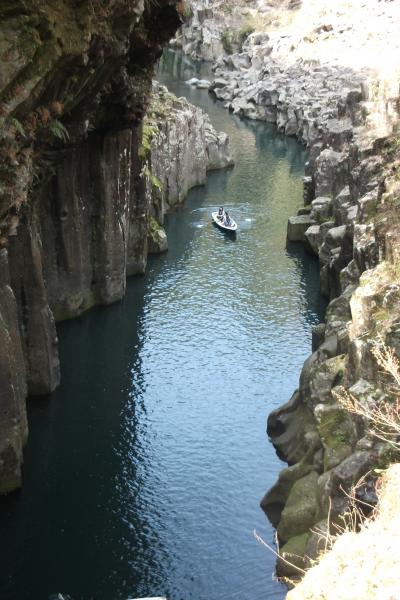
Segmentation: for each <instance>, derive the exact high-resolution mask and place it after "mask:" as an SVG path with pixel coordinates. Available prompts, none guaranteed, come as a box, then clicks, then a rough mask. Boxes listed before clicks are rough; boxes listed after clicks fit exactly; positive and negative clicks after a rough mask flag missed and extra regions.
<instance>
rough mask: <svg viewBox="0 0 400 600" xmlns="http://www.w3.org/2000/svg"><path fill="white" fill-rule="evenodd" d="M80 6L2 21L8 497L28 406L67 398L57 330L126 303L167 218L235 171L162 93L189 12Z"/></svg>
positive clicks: (18, 9) (4, 464)
mask: <svg viewBox="0 0 400 600" xmlns="http://www.w3.org/2000/svg"><path fill="white" fill-rule="evenodd" d="M75 4H76V3H74V2H72V1H71V2H65V3H63V5H62V8H60V10H58V9H57V10H56V9H54V7H53V5H52V4H51V3H45V4H44V5H43V3H39V2H31V3H30V4H29V7H28V6H27V3H25V2H19V1H18V2H5V3H3V4H2V6H1V8H0V18H1V26H0V56H1V60H2V69H1V74H0V138H1V150H0V154H1V166H0V211H1V214H0V493H7V492H9V491H11V490H13V489H15V488H16V487H18V486H20V485H21V465H22V462H23V446H24V444H25V443H26V440H27V435H28V427H27V418H26V406H25V403H26V397H27V396H37V395H43V394H50V393H51V392H52V391H53V390H54V389H55V388H56V387H57V385H58V384H59V380H60V370H59V357H58V341H57V333H56V326H55V323H56V322H57V321H61V320H64V319H70V318H74V317H77V316H79V315H80V314H82V313H83V312H84V311H86V310H87V309H89V308H90V307H92V306H94V305H96V304H104V305H107V304H111V303H113V302H115V301H117V300H119V299H121V298H122V297H123V295H124V293H125V287H126V277H127V276H129V275H134V274H138V273H143V272H144V270H145V268H146V261H147V255H148V253H149V252H159V251H163V250H165V249H166V246H167V240H166V236H165V232H164V231H163V230H162V228H161V224H162V222H163V218H164V214H165V212H166V211H167V209H168V208H169V207H171V206H173V205H175V204H176V203H178V202H182V201H183V199H184V197H185V194H186V193H187V191H188V190H189V189H190V187H192V186H194V185H198V184H201V183H204V182H205V176H206V170H207V169H211V168H219V167H222V166H226V165H227V164H229V163H230V158H229V152H228V140H227V137H226V136H225V135H224V134H217V133H216V132H215V131H214V130H213V128H212V127H211V125H210V123H209V121H208V118H207V116H206V115H204V113H202V111H200V110H199V109H197V108H195V107H192V106H191V105H190V104H189V103H187V102H186V101H184V100H178V99H176V98H174V97H173V96H171V95H170V94H168V93H167V92H166V90H165V89H163V88H159V87H158V86H155V88H154V90H153V91H152V78H153V74H154V73H153V72H154V65H155V63H156V61H157V59H158V58H159V57H160V56H161V53H162V50H163V47H164V46H165V45H166V43H167V42H168V40H169V39H170V38H171V37H172V36H173V34H174V32H175V30H176V29H177V28H178V26H179V25H181V24H182V22H183V19H184V17H185V9H184V5H183V4H182V3H181V2H178V1H176V0H161V1H160V2H158V3H148V2H146V3H143V2H139V1H138V2H126V1H125V0H117V1H116V2H113V3H112V4H111V3H107V2H106V3H100V2H97V1H96V0H92V1H91V2H81V3H80V6H79V9H77V8H76V6H75ZM147 109H149V116H148V117H146V120H145V122H144V123H143V119H144V115H145V113H146V111H147ZM190 161H193V163H194V164H195V166H196V168H195V169H193V172H192V169H191V164H190Z"/></svg>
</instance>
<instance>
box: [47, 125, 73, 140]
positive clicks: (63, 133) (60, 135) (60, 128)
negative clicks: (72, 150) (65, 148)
mask: <svg viewBox="0 0 400 600" xmlns="http://www.w3.org/2000/svg"><path fill="white" fill-rule="evenodd" d="M49 129H50V131H51V133H52V134H53V135H54V137H56V138H57V139H59V140H61V141H62V142H64V143H65V142H68V140H69V133H68V130H67V129H66V127H65V126H64V125H63V124H62V123H61V121H59V120H58V119H53V121H51V123H50V125H49Z"/></svg>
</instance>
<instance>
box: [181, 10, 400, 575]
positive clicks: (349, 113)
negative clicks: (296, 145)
mask: <svg viewBox="0 0 400 600" xmlns="http://www.w3.org/2000/svg"><path fill="white" fill-rule="evenodd" d="M297 4H299V3H297ZM196 6H198V7H199V10H200V11H201V10H202V7H203V3H194V12H195V11H196ZM226 8H227V7H226V4H225V3H224V5H222V4H221V6H219V7H217V8H216V11H224V10H226ZM252 9H253V10H255V11H258V10H259V6H258V3H254V5H253V6H252ZM398 16H399V15H398V7H397V6H396V5H395V4H394V3H390V2H370V3H363V5H362V6H361V7H360V6H359V5H358V4H355V3H349V2H346V3H344V2H342V3H339V5H335V6H329V5H328V3H321V2H318V3H316V2H312V1H310V2H303V3H300V6H296V8H295V10H293V9H292V8H290V7H289V6H286V7H284V8H283V10H282V11H281V12H280V13H279V15H278V17H279V18H277V19H276V22H275V24H274V27H269V28H267V29H264V30H262V31H259V30H258V31H257V27H256V31H255V32H253V33H249V34H248V36H247V37H246V39H245V40H244V41H243V43H242V44H241V48H240V51H239V52H231V51H229V49H228V48H225V56H222V57H221V58H220V59H218V60H217V61H216V63H215V65H214V71H215V80H214V81H213V83H212V84H211V87H210V91H211V93H212V94H213V95H214V96H215V97H216V98H218V99H220V100H221V101H223V102H224V104H225V106H226V108H228V109H229V110H231V111H232V112H233V113H234V114H237V115H240V116H243V117H247V118H250V119H254V120H262V121H269V122H273V123H276V125H277V127H278V128H279V129H280V130H282V131H284V132H285V133H286V134H287V135H291V136H295V137H297V139H299V140H300V141H301V142H302V143H304V144H306V145H307V146H308V148H309V150H310V160H309V164H308V165H307V167H306V177H305V180H304V184H305V185H304V206H302V207H300V208H299V211H298V214H297V215H296V216H294V217H292V218H291V219H289V223H288V240H289V241H295V242H304V243H305V244H306V246H307V248H308V249H309V251H310V252H312V253H314V254H316V255H317V256H318V258H319V262H320V266H321V288H322V291H323V293H324V294H325V295H326V296H327V297H328V298H329V299H330V300H331V302H330V304H329V306H328V309H327V314H326V322H325V324H324V326H321V327H317V328H316V329H315V331H314V336H313V354H312V355H311V356H310V357H309V359H307V361H306V362H305V364H304V367H303V370H302V374H301V376H300V382H299V389H298V390H297V391H296V392H295V394H294V395H293V397H292V399H291V400H290V401H289V403H288V404H287V405H285V406H283V407H282V408H281V409H279V410H278V411H276V412H274V413H273V414H271V416H270V418H269V423H268V434H269V436H270V438H271V439H272V442H273V443H274V445H275V447H276V449H277V451H278V453H279V455H280V456H281V457H282V458H283V459H285V460H286V461H287V462H288V463H289V465H290V466H289V467H288V468H287V469H286V470H284V471H283V472H282V473H281V476H280V478H279V481H278V482H277V484H276V485H275V486H274V487H273V488H272V489H271V490H270V491H269V492H268V493H267V495H266V496H265V498H264V499H263V502H262V505H263V507H264V509H265V510H266V512H267V514H268V515H269V517H270V519H271V520H272V522H273V523H274V524H275V525H276V526H277V531H278V536H279V539H280V542H281V552H282V553H285V552H287V553H288V554H290V555H292V556H308V557H310V558H311V559H314V558H315V557H316V556H317V555H318V535H316V534H314V533H311V530H315V529H317V530H322V531H323V530H324V529H326V527H327V517H328V512H329V511H330V515H329V516H330V520H331V524H332V523H340V520H341V518H342V515H343V513H344V512H345V511H346V507H347V505H348V501H347V498H346V496H345V494H344V493H343V490H344V492H348V491H349V489H350V488H351V486H352V485H353V484H355V483H356V482H357V481H358V480H359V478H360V477H362V476H365V475H366V474H367V473H368V472H370V471H371V470H372V469H373V468H374V467H376V466H379V467H384V466H387V464H388V462H390V460H393V457H392V456H391V453H390V452H389V449H388V446H387V445H386V444H384V443H382V442H381V441H379V440H376V438H374V437H373V436H371V435H370V433H369V431H368V427H367V426H366V424H365V423H363V422H361V421H360V420H359V419H358V418H356V417H354V416H352V415H350V414H349V413H347V412H346V411H345V410H344V409H343V408H342V406H341V405H339V404H338V402H337V399H336V396H335V393H336V392H337V391H338V390H339V389H341V387H344V389H345V390H348V391H350V393H352V394H354V395H355V396H356V397H357V398H359V399H363V401H365V402H366V403H367V404H370V405H373V404H374V402H376V399H377V398H382V397H385V395H386V396H387V393H388V390H387V389H386V387H385V384H384V382H383V381H382V379H381V377H380V375H379V372H378V367H377V364H376V362H375V360H374V358H373V356H372V353H371V350H372V349H373V347H374V345H376V344H380V343H382V342H384V343H385V344H386V345H388V346H390V347H394V348H395V350H396V352H398V341H397V337H398V328H397V325H396V323H397V321H398V317H399V313H400V309H399V302H398V299H397V289H398V286H399V279H398V272H397V263H398V253H397V252H398V251H397V242H396V240H397V239H398V225H397V222H398V216H397V212H398V210H397V200H398V197H399V188H398V182H397V180H398V137H397V134H396V131H397V130H396V127H397V125H398V122H399V114H398V102H399V72H398V66H397V65H398V62H399V42H398V37H397V36H396V35H395V33H394V30H395V28H396V23H397V22H398ZM260 19H261V14H260ZM212 21H213V15H212V14H207V16H206V17H204V25H203V24H200V26H199V27H195V32H198V31H199V30H203V34H204V29H205V28H206V29H207V28H210V27H211V28H213V31H214V34H215V36H218V35H219V36H220V38H221V34H222V33H223V30H222V29H221V24H220V20H219V18H215V19H214V24H211V23H212ZM198 22H199V23H200V22H201V19H200V17H199V18H198ZM260 22H261V21H260ZM203 34H202V35H203ZM196 35H199V34H198V33H197V34H196ZM222 39H223V35H222ZM184 47H185V46H184ZM198 47H200V46H198ZM387 400H388V401H390V399H389V398H387ZM373 479H374V478H373V477H372V476H371V477H370V480H368V481H367V488H368V486H373ZM363 494H364V495H365V494H367V492H366V491H361V492H360V498H361V499H362V497H364V496H363ZM329 499H330V503H331V505H329ZM329 506H330V508H329ZM294 562H295V563H297V565H298V566H302V567H304V565H305V564H306V561H304V560H300V562H299V559H298V558H295V559H294ZM278 571H279V573H280V574H281V575H288V576H290V577H293V576H297V575H298V572H299V571H298V569H297V568H296V566H293V567H290V566H288V565H287V564H286V563H284V562H283V561H279V562H278Z"/></svg>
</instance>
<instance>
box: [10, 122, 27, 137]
mask: <svg viewBox="0 0 400 600" xmlns="http://www.w3.org/2000/svg"><path fill="white" fill-rule="evenodd" d="M11 121H12V124H13V126H14V128H15V131H16V132H17V133H19V135H22V137H25V136H26V133H25V129H24V126H23V125H22V123H21V121H18V119H15V118H14V119H11Z"/></svg>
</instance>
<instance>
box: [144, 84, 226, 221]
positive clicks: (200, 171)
mask: <svg viewBox="0 0 400 600" xmlns="http://www.w3.org/2000/svg"><path fill="white" fill-rule="evenodd" d="M144 132H145V139H146V141H145V143H144V145H143V146H142V153H143V156H144V158H145V161H147V162H146V167H145V171H144V172H145V175H147V178H148V180H149V181H150V185H152V187H153V202H152V205H153V216H154V217H155V218H156V219H157V220H158V222H159V223H160V224H162V223H163V222H164V215H165V213H166V212H167V211H168V210H169V209H170V208H172V207H174V206H176V205H177V204H180V203H181V202H182V201H183V200H184V198H185V197H186V196H187V193H188V191H189V190H190V189H191V188H193V187H195V186H197V185H202V184H204V183H205V181H206V176H207V171H210V170H212V169H223V168H225V167H228V166H231V165H232V164H233V161H232V159H231V156H230V153H229V139H228V136H227V135H226V134H225V133H223V132H221V133H217V132H216V131H215V129H214V127H213V126H212V125H211V123H210V120H209V117H208V115H207V114H206V113H205V112H204V111H202V110H201V109H200V108H197V107H195V106H193V105H192V104H190V103H189V102H188V101H187V100H186V99H185V98H176V97H175V96H174V95H173V94H171V93H169V92H168V90H167V89H166V88H165V87H164V86H160V85H159V84H157V83H154V84H153V95H152V101H151V105H150V108H149V111H148V114H147V116H146V120H145V125H144ZM146 144H147V146H146ZM154 188H156V189H155V190H154ZM154 191H155V193H154Z"/></svg>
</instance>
